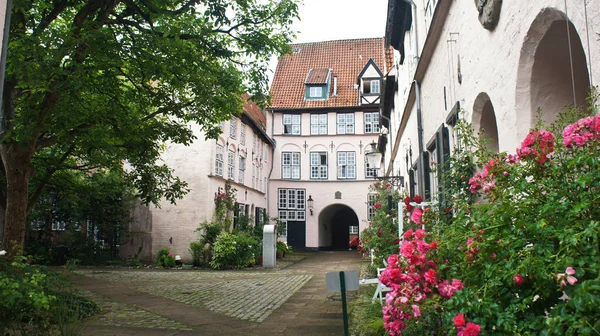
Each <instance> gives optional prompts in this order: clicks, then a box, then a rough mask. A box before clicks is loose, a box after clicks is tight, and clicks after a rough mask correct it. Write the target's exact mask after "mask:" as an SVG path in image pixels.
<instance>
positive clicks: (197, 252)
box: [189, 241, 205, 267]
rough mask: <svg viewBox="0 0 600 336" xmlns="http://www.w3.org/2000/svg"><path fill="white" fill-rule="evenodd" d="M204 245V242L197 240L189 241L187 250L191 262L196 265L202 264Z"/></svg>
mask: <svg viewBox="0 0 600 336" xmlns="http://www.w3.org/2000/svg"><path fill="white" fill-rule="evenodd" d="M204 246H205V244H202V243H200V242H199V241H193V242H191V243H190V247H189V251H190V254H191V255H192V264H193V265H194V266H196V267H199V266H202V263H203V261H204V260H205V258H204Z"/></svg>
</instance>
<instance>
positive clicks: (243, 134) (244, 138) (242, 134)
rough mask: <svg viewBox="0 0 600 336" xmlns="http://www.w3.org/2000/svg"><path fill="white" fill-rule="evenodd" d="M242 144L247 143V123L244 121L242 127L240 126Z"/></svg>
mask: <svg viewBox="0 0 600 336" xmlns="http://www.w3.org/2000/svg"><path fill="white" fill-rule="evenodd" d="M240 144H241V145H246V125H244V123H242V127H240Z"/></svg>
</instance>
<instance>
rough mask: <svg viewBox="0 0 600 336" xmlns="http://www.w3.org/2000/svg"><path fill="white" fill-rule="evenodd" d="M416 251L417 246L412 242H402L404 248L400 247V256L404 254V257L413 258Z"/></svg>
mask: <svg viewBox="0 0 600 336" xmlns="http://www.w3.org/2000/svg"><path fill="white" fill-rule="evenodd" d="M414 251H415V246H414V245H413V244H412V243H411V242H409V241H406V240H405V241H403V242H402V246H400V254H402V256H403V257H405V258H408V257H410V256H412V255H413V252H414Z"/></svg>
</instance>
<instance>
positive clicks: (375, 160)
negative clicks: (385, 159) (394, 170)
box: [365, 141, 404, 187]
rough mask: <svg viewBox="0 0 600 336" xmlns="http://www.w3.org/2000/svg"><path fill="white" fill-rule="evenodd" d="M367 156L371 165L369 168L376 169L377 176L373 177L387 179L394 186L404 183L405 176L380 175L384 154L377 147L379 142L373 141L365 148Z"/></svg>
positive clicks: (381, 179)
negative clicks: (378, 172)
mask: <svg viewBox="0 0 600 336" xmlns="http://www.w3.org/2000/svg"><path fill="white" fill-rule="evenodd" d="M365 157H366V158H367V164H368V165H369V168H371V169H374V170H375V176H373V178H375V179H378V180H380V181H383V180H385V181H386V182H387V183H389V184H391V185H392V186H394V187H400V186H402V185H404V176H401V175H400V176H378V174H377V171H378V170H379V168H380V167H381V158H382V154H381V152H380V151H379V150H378V149H377V143H375V141H373V142H371V143H370V144H369V145H368V146H367V147H366V148H365Z"/></svg>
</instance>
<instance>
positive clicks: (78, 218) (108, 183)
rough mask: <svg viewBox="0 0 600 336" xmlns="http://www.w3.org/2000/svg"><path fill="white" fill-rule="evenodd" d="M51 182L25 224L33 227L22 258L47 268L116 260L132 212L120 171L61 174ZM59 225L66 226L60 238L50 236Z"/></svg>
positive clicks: (130, 201) (130, 198) (130, 193)
mask: <svg viewBox="0 0 600 336" xmlns="http://www.w3.org/2000/svg"><path fill="white" fill-rule="evenodd" d="M55 178H57V179H56V180H52V181H51V184H50V185H49V186H48V187H47V188H46V189H44V191H43V192H42V194H41V196H40V199H39V201H38V202H37V203H36V205H35V206H34V208H33V211H32V213H31V214H30V216H29V218H28V221H29V222H31V223H32V227H30V228H29V230H28V232H27V236H26V243H27V244H26V248H25V253H27V254H31V255H33V256H34V257H35V260H36V262H37V263H42V264H52V265H63V264H64V263H65V262H66V260H69V259H79V260H80V261H81V264H84V265H93V264H103V263H104V262H106V261H107V260H110V259H115V258H118V253H119V250H118V246H119V245H120V243H121V239H122V238H123V237H124V235H125V233H124V231H125V230H126V229H127V227H128V224H129V222H130V211H131V207H132V206H133V192H132V191H130V190H129V189H128V188H127V183H126V182H125V181H124V178H123V176H122V171H120V170H116V171H106V172H105V171H97V172H95V173H94V174H83V173H82V172H69V171H61V172H59V173H57V174H56V175H55ZM58 222H63V223H65V224H66V230H65V231H60V234H59V235H57V232H56V231H54V232H53V231H52V230H51V228H52V223H58ZM99 242H102V244H99Z"/></svg>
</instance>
